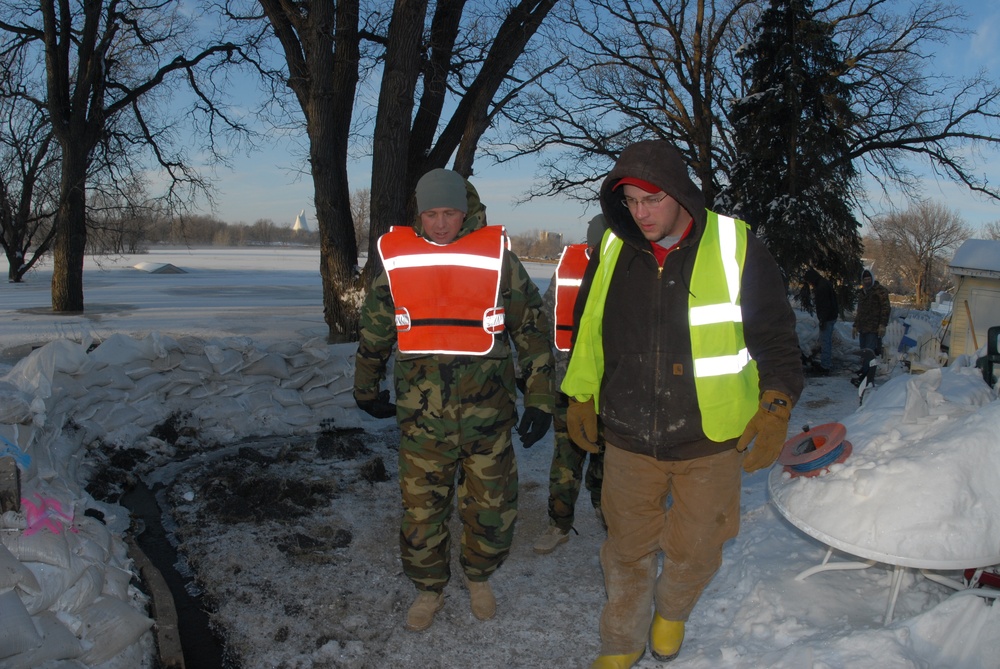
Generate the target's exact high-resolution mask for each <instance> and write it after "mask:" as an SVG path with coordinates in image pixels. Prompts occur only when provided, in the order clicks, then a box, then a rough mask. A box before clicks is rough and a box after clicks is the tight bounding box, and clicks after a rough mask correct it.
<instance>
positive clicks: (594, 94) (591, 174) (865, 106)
mask: <svg viewBox="0 0 1000 669" xmlns="http://www.w3.org/2000/svg"><path fill="white" fill-rule="evenodd" d="M762 5H763V3H757V2H748V1H746V0H728V1H725V2H716V1H713V0H666V1H662V2H661V1H658V0H569V1H568V2H567V3H566V4H565V5H564V6H563V7H564V9H565V13H564V14H563V15H560V18H561V19H562V20H561V21H560V22H558V23H557V24H552V26H551V27H552V30H553V31H557V32H554V34H553V36H552V40H551V41H552V42H553V43H554V44H555V45H557V47H558V48H560V49H562V51H563V55H564V56H565V60H564V64H563V66H562V67H561V68H560V69H559V70H557V71H556V72H553V73H552V74H551V75H549V76H547V77H546V78H544V79H543V80H542V81H541V82H540V84H539V85H538V86H535V87H532V89H531V90H530V91H529V92H525V93H524V94H522V95H520V96H519V98H518V104H517V105H516V106H514V107H512V108H509V109H508V110H507V112H508V115H509V120H510V122H511V124H512V126H516V127H517V128H518V129H525V130H527V132H528V134H529V140H528V141H524V140H523V139H520V138H518V137H517V136H514V137H513V138H512V139H511V141H510V142H509V143H508V144H507V145H506V146H503V147H498V148H497V149H495V150H496V152H497V153H498V155H499V156H500V157H501V159H505V160H513V159H515V158H518V157H520V156H524V155H530V154H539V155H542V156H543V157H542V161H541V166H540V173H539V175H538V176H539V179H538V183H537V184H536V185H535V187H534V188H533V189H532V190H531V191H530V192H529V193H528V195H527V197H529V198H530V197H537V196H542V195H552V194H557V193H562V194H565V195H567V196H569V197H572V198H576V199H579V200H583V201H591V200H592V199H593V197H594V194H595V192H596V184H597V183H598V182H599V181H600V179H601V178H603V175H604V174H606V173H607V170H608V168H609V166H610V164H611V162H612V161H613V160H614V159H615V158H616V157H617V154H618V152H619V151H620V150H621V148H622V147H623V146H625V145H627V144H629V143H631V142H633V141H635V140H637V139H650V138H661V139H665V140H668V141H671V142H673V143H674V144H675V145H676V146H677V147H678V149H679V150H680V151H681V153H682V154H683V155H684V157H685V159H686V162H687V163H688V165H689V167H690V168H691V170H692V171H693V172H694V174H695V176H696V177H697V179H698V180H699V181H700V184H701V188H702V191H703V192H704V193H705V195H706V199H707V201H708V203H709V205H710V206H712V205H713V203H714V201H715V197H716V194H717V193H718V192H719V190H720V185H724V184H725V183H727V182H728V180H729V173H730V170H731V168H732V166H733V164H734V158H735V152H734V150H733V147H732V144H731V128H732V125H731V123H730V114H731V105H732V103H733V102H734V101H735V100H738V99H741V98H742V97H743V96H744V95H746V93H747V91H746V89H745V81H746V78H745V75H746V73H745V72H744V71H743V66H742V65H740V63H739V62H738V60H737V58H736V57H737V55H738V54H739V52H740V49H741V48H742V47H743V45H744V44H746V43H748V42H749V41H751V40H752V39H754V38H755V35H754V33H753V31H752V26H753V25H754V22H755V19H756V16H757V15H758V13H759V12H760V11H761V10H762ZM814 6H815V11H816V18H817V19H818V20H821V21H824V22H826V23H828V24H830V25H831V26H832V27H833V37H834V40H835V41H836V42H837V44H838V46H839V47H840V48H841V49H842V50H843V51H844V53H845V58H844V66H843V68H842V71H839V72H836V73H834V74H836V75H837V76H838V77H839V78H840V79H841V80H842V81H843V82H844V83H845V84H847V86H848V87H849V89H850V90H851V92H852V96H853V98H852V102H851V113H852V115H853V116H855V117H856V119H857V120H856V121H855V123H854V124H853V126H852V127H851V128H850V129H849V139H850V141H849V145H848V149H847V152H846V153H845V155H844V156H843V157H842V158H841V159H842V160H845V161H850V162H852V163H854V165H855V168H856V169H857V171H858V172H859V173H867V174H868V175H870V176H871V177H872V178H874V179H875V181H876V182H877V183H879V184H881V185H882V186H883V187H885V188H889V187H890V186H891V185H896V186H899V187H902V188H903V189H904V190H905V191H906V192H908V193H909V194H910V195H911V196H912V197H916V196H917V195H918V193H919V179H918V178H917V176H916V173H915V171H914V170H913V169H912V168H911V167H910V166H912V165H914V164H916V163H919V162H921V161H922V162H923V163H924V164H925V165H929V166H930V167H931V169H933V170H934V171H935V172H937V173H938V174H941V175H944V176H946V177H948V178H950V179H952V180H954V181H956V182H958V183H961V184H963V185H965V186H966V187H968V188H969V189H970V190H972V191H975V192H979V193H982V194H984V195H986V196H987V197H989V198H992V199H1000V189H998V188H997V187H996V186H995V185H993V184H990V183H988V182H987V181H986V180H985V177H984V176H983V175H982V174H981V172H979V171H977V169H976V165H977V162H978V161H979V159H980V158H981V156H980V154H979V152H980V151H982V150H983V149H986V148H997V147H1000V128H998V121H1000V86H997V84H996V83H995V82H994V81H991V80H990V79H989V78H988V77H987V76H986V75H985V74H984V73H981V74H977V75H974V76H972V77H970V78H967V79H954V78H946V77H943V76H940V75H937V74H935V72H934V70H933V69H932V68H931V67H929V66H928V63H929V61H930V60H931V56H930V49H931V48H932V47H935V46H937V45H938V44H940V43H942V42H944V41H945V40H947V39H949V38H951V37H954V36H956V35H960V34H963V33H964V32H967V29H966V27H965V26H963V21H965V20H966V16H965V14H964V13H963V12H962V10H961V8H960V7H959V6H958V5H955V4H950V3H947V2H939V1H937V0H916V1H915V2H912V3H904V2H897V1H894V0H861V1H860V2H859V1H858V0H825V1H824V2H816V3H815V5H814ZM762 132H766V130H764V129H762ZM855 195H860V193H858V194H855ZM857 200H858V204H859V206H861V207H862V210H864V209H865V208H868V207H870V203H868V202H866V201H865V200H864V198H862V197H857Z"/></svg>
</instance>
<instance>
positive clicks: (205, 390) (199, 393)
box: [187, 381, 226, 400]
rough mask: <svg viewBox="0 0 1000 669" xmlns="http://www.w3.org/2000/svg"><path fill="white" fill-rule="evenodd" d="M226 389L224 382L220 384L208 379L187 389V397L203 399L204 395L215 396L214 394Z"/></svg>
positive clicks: (219, 393)
mask: <svg viewBox="0 0 1000 669" xmlns="http://www.w3.org/2000/svg"><path fill="white" fill-rule="evenodd" d="M225 389H226V386H225V385H224V384H220V383H218V382H216V381H209V382H207V383H205V384H203V385H200V386H195V387H194V388H192V389H191V390H189V391H188V394H187V395H188V397H189V398H190V399H192V400H203V399H205V398H206V397H215V396H216V395H221V394H222V393H223V391H224V390H225Z"/></svg>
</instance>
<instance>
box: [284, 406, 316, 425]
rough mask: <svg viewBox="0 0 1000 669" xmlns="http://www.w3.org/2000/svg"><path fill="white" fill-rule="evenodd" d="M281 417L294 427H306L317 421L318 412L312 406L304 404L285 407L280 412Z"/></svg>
mask: <svg viewBox="0 0 1000 669" xmlns="http://www.w3.org/2000/svg"><path fill="white" fill-rule="evenodd" d="M280 417H281V420H283V421H284V422H285V423H288V424H289V425H291V426H292V427H306V426H308V425H315V424H316V423H317V418H316V414H315V413H314V412H313V410H312V408H311V407H308V406H305V405H302V404H300V405H298V406H293V407H285V410H284V412H282V413H281V414H280Z"/></svg>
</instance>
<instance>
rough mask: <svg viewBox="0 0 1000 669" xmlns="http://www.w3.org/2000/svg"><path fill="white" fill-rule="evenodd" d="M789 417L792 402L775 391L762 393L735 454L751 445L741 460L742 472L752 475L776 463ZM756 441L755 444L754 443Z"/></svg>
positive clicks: (786, 432) (786, 433) (786, 431)
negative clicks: (758, 404) (757, 406)
mask: <svg viewBox="0 0 1000 669" xmlns="http://www.w3.org/2000/svg"><path fill="white" fill-rule="evenodd" d="M791 414H792V400H791V398H790V397H788V395H786V394H784V393H779V392H778V391H777V390H765V391H764V394H763V395H762V396H761V398H760V408H759V409H757V413H755V414H754V415H753V418H751V419H750V422H749V423H747V427H746V429H745V430H743V436H741V437H740V440H739V442H737V444H736V450H738V451H741V452H742V451H745V450H746V448H747V446H749V445H750V442H751V441H753V442H754V445H753V449H752V450H751V451H750V452H749V453H747V456H746V457H745V458H744V459H743V470H744V471H746V472H755V471H757V470H758V469H760V468H762V467H770V466H771V465H772V464H774V461H775V460H777V459H778V454H779V453H781V447H782V446H783V445H784V443H785V438H786V437H787V436H788V417H789V416H790V415H791ZM755 438H756V440H755Z"/></svg>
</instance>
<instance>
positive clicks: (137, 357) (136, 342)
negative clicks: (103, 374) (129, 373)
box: [90, 333, 157, 366]
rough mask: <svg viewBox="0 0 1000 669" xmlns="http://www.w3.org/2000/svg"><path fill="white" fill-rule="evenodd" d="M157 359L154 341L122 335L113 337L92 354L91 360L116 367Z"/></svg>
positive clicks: (102, 343) (118, 334) (116, 334)
mask: <svg viewBox="0 0 1000 669" xmlns="http://www.w3.org/2000/svg"><path fill="white" fill-rule="evenodd" d="M156 357H157V351H156V344H155V342H154V341H153V340H152V339H150V338H148V337H147V338H145V339H134V338H132V337H130V336H128V335H125V334H121V333H115V334H113V335H111V336H110V337H108V338H107V339H105V340H104V341H103V342H101V345H100V346H98V347H97V348H95V349H94V350H93V351H91V352H90V358H91V360H93V361H94V362H95V363H102V364H104V365H116V366H120V365H125V364H128V363H133V362H136V361H147V362H148V361H150V360H153V359H154V358H156Z"/></svg>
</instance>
